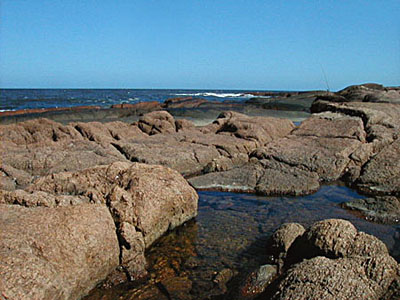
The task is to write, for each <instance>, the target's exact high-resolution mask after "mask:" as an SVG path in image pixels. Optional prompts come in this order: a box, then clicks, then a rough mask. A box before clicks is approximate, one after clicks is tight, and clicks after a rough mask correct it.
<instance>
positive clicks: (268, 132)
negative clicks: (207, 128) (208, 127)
mask: <svg viewBox="0 0 400 300" xmlns="http://www.w3.org/2000/svg"><path fill="white" fill-rule="evenodd" d="M217 122H218V123H219V124H221V126H220V128H219V130H218V131H217V133H219V132H229V133H231V134H232V135H234V136H236V137H238V138H242V139H245V140H250V141H255V142H258V143H259V145H264V144H266V143H268V142H270V141H272V140H275V139H277V138H280V137H283V136H286V135H288V134H289V133H290V132H291V131H292V130H293V129H294V127H295V126H294V124H293V122H292V121H290V120H288V119H279V118H272V117H249V116H246V115H244V114H240V113H236V112H233V111H229V112H224V113H221V114H220V116H219V117H218V119H217Z"/></svg>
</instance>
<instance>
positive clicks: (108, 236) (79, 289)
mask: <svg viewBox="0 0 400 300" xmlns="http://www.w3.org/2000/svg"><path fill="white" fill-rule="evenodd" d="M0 228H1V229H0V265H1V267H0V286H2V290H1V292H2V296H3V297H4V298H5V299H79V298H81V297H82V296H84V295H86V294H87V293H88V292H89V291H90V290H91V289H92V288H93V287H94V286H95V285H96V284H97V283H99V282H100V281H102V280H104V279H105V277H106V276H107V274H108V273H109V272H111V271H112V270H113V269H114V268H115V267H116V266H117V265H118V263H119V260H118V256H119V247H118V240H117V235H116V234H115V227H114V222H113V220H112V218H111V215H110V213H109V211H108V209H107V207H106V206H105V205H93V204H82V205H76V206H67V207H57V208H42V207H37V208H25V207H21V206H18V205H4V204H2V205H0Z"/></svg>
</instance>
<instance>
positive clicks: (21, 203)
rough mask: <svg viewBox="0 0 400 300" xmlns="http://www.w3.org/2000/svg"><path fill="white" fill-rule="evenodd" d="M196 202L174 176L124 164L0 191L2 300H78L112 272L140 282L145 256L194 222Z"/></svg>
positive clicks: (165, 170)
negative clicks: (157, 243)
mask: <svg viewBox="0 0 400 300" xmlns="http://www.w3.org/2000/svg"><path fill="white" fill-rule="evenodd" d="M197 201H198V196H197V193H196V192H195V190H194V189H193V188H192V187H190V186H189V185H188V183H187V182H186V180H185V179H183V177H182V176H181V175H180V174H179V173H178V172H176V171H174V170H172V169H169V168H167V167H163V166H152V165H145V164H140V163H130V162H116V163H113V164H110V165H105V166H97V167H93V168H88V169H84V170H81V171H76V172H60V173H56V174H52V175H48V176H44V177H41V178H39V179H37V180H36V181H34V182H33V183H32V184H31V185H29V186H28V187H26V189H25V190H21V189H17V190H14V191H5V190H0V291H1V295H2V297H3V298H5V299H80V298H81V297H83V296H85V295H86V294H87V293H88V292H89V291H90V290H91V289H92V288H94V287H95V286H96V285H97V284H98V283H99V282H101V281H103V280H104V279H105V278H106V277H107V276H108V275H109V274H110V273H112V272H117V273H120V274H119V275H118V276H119V277H121V276H124V277H125V279H132V280H133V279H137V278H140V277H142V276H144V275H146V259H145V256H144V251H145V249H146V248H148V247H149V246H150V245H151V244H152V243H153V242H154V241H155V240H156V239H157V238H159V237H160V236H161V235H162V234H164V233H165V232H166V231H168V230H170V229H173V228H175V227H176V226H179V225H181V224H183V223H184V222H186V221H188V220H189V219H191V218H193V217H194V216H196V214H197ZM118 266H119V267H118ZM117 267H118V269H116V268H117ZM117 270H120V271H117Z"/></svg>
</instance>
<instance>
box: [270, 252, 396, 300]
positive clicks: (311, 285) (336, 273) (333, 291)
mask: <svg viewBox="0 0 400 300" xmlns="http://www.w3.org/2000/svg"><path fill="white" fill-rule="evenodd" d="M377 266H378V267H377ZM370 272H371V273H370ZM397 272H398V267H397V266H396V264H395V262H394V261H393V259H390V257H384V258H383V259H377V258H374V259H363V258H354V259H349V258H340V259H336V260H333V259H329V258H326V257H321V256H319V257H315V258H312V259H310V260H305V261H303V262H301V263H299V264H297V265H295V266H294V267H293V268H291V269H290V270H289V271H288V272H287V274H286V276H285V278H284V279H283V280H282V281H281V282H280V284H279V286H278V288H277V291H276V292H275V293H274V295H273V297H272V299H273V300H278V299H279V300H291V299H304V300H305V299H307V300H319V299H325V300H337V299H341V300H347V299H360V300H361V299H363V300H372V299H375V300H379V299H380V297H381V296H383V295H384V294H385V292H386V291H387V290H388V288H389V286H390V284H391V282H392V281H393V278H394V276H396V274H397ZM378 274H384V278H380V277H378V278H377V276H379V275H378ZM266 299H267V298H266ZM268 299H271V298H268Z"/></svg>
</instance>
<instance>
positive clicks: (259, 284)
mask: <svg viewBox="0 0 400 300" xmlns="http://www.w3.org/2000/svg"><path fill="white" fill-rule="evenodd" d="M276 275H277V267H276V266H274V265H263V266H260V267H259V268H258V269H257V270H256V271H254V272H251V273H250V274H249V275H248V276H247V278H246V280H245V281H244V284H243V286H241V287H240V288H239V294H240V295H239V298H238V299H253V298H255V297H256V296H257V295H260V294H261V293H262V292H264V290H265V289H266V288H267V287H268V285H269V284H270V283H271V281H272V280H273V279H274V277H275V276H276Z"/></svg>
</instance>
